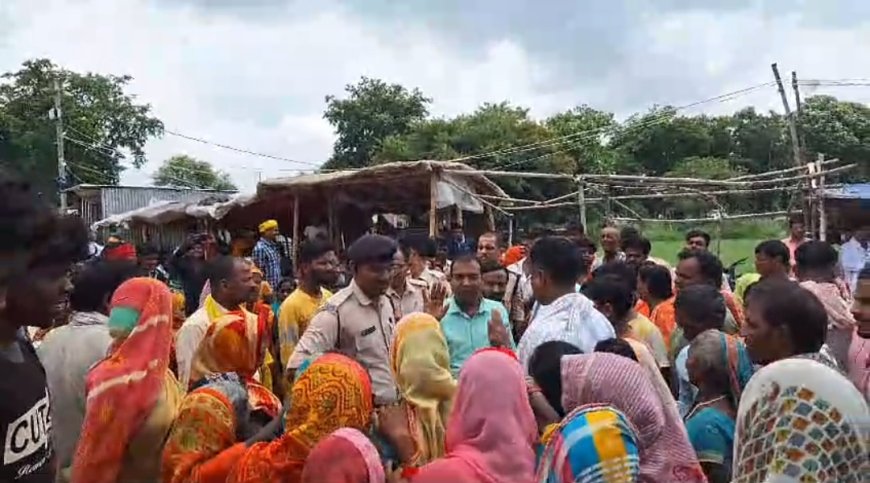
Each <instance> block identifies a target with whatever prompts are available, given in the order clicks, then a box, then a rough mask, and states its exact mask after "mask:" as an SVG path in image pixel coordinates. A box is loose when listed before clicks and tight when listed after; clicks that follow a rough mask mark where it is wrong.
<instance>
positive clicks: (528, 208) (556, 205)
mask: <svg viewBox="0 0 870 483" xmlns="http://www.w3.org/2000/svg"><path fill="white" fill-rule="evenodd" d="M587 201H588V200H587ZM577 203H578V202H577V201H563V202H561V203H553V204H550V205H532V206H506V207H505V210H508V211H532V210H546V209H549V208H561V207H563V206H577Z"/></svg>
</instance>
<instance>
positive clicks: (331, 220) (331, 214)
mask: <svg viewBox="0 0 870 483" xmlns="http://www.w3.org/2000/svg"><path fill="white" fill-rule="evenodd" d="M333 198H334V197H333V196H327V197H326V236H327V237H328V238H329V243H332V244H333V245H334V244H335V205H334V203H333V201H332V200H333Z"/></svg>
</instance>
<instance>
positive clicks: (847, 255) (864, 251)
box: [840, 226, 870, 293]
mask: <svg viewBox="0 0 870 483" xmlns="http://www.w3.org/2000/svg"><path fill="white" fill-rule="evenodd" d="M868 263H870V226H865V227H863V228H861V229H859V230H858V231H856V232H855V235H854V236H853V237H852V238H850V239H849V241H848V242H846V243H844V244H843V246H842V247H841V248H840V265H842V266H843V272H845V275H846V282H847V283H848V284H849V289H850V290H851V291H852V293H854V292H855V286H856V285H857V283H858V273H859V272H860V271H861V269H862V268H864V266H865V265H866V264H868Z"/></svg>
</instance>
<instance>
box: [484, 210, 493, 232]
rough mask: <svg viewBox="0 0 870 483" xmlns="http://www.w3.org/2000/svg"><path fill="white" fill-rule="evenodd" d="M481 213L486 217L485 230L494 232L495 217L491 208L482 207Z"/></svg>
mask: <svg viewBox="0 0 870 483" xmlns="http://www.w3.org/2000/svg"><path fill="white" fill-rule="evenodd" d="M483 212H484V214H485V215H486V230H487V231H495V216H494V215H493V213H492V208H490V207H489V206H484V207H483Z"/></svg>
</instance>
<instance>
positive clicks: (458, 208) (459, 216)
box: [453, 204, 465, 226]
mask: <svg viewBox="0 0 870 483" xmlns="http://www.w3.org/2000/svg"><path fill="white" fill-rule="evenodd" d="M453 208H454V210H455V211H456V223H458V224H459V226H465V223H463V221H464V220H463V219H462V207H461V206H459V204H455V205H453Z"/></svg>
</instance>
